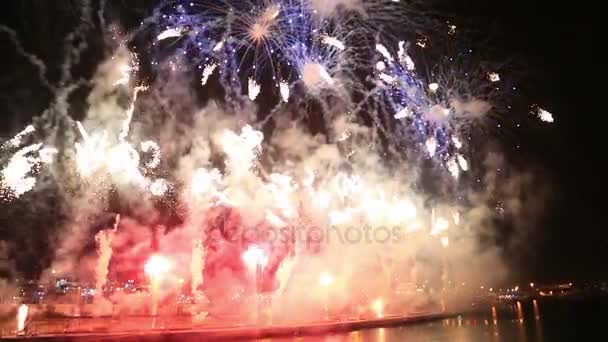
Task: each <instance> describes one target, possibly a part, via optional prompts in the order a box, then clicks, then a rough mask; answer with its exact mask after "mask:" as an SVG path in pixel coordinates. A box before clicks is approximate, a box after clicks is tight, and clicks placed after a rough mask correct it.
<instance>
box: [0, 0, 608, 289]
mask: <svg viewBox="0 0 608 342" xmlns="http://www.w3.org/2000/svg"><path fill="white" fill-rule="evenodd" d="M71 2H75V1H64V0H48V1H43V0H38V1H36V0H6V1H3V2H2V4H1V5H0V13H1V14H0V23H4V24H6V25H7V26H10V27H12V28H14V29H16V30H17V31H18V32H19V34H20V38H22V40H23V42H24V45H25V47H26V49H28V50H29V51H33V52H35V53H36V54H37V55H39V56H40V57H41V58H42V59H43V60H45V61H47V62H48V64H49V65H53V64H55V65H58V63H59V61H60V60H61V58H62V57H61V56H62V51H59V50H60V49H58V48H57V46H59V45H57V44H54V42H59V41H60V39H61V37H62V36H63V35H64V34H65V32H66V31H68V30H69V29H70V25H72V23H73V19H74V15H75V13H74V11H73V7H71V6H69V4H70V3H71ZM108 2H109V3H111V4H112V6H113V7H114V8H122V9H124V10H125V11H128V12H127V14H123V15H125V16H127V17H131V18H132V17H133V16H136V15H137V14H138V13H139V12H140V11H139V9H138V8H143V4H146V3H150V2H151V1H141V0H137V1H129V2H127V1H118V0H114V1H113V0H109V1H108ZM434 3H436V4H437V8H440V9H441V12H442V13H444V14H445V15H449V16H452V17H453V19H454V21H455V22H456V23H462V25H465V26H473V27H475V28H476V29H477V30H478V31H479V32H481V33H483V32H484V31H487V36H488V37H489V38H490V39H492V44H495V46H496V47H500V50H501V51H507V52H510V53H511V54H512V56H516V58H517V59H518V60H519V61H521V62H522V64H523V65H525V68H524V73H525V78H524V79H525V80H526V84H525V85H522V89H524V91H525V92H526V94H524V97H525V98H526V99H528V100H529V101H533V102H536V103H539V104H542V105H543V107H545V108H547V109H549V110H550V111H551V112H552V113H553V114H554V116H555V118H556V123H555V124H553V125H551V126H547V125H539V127H534V128H532V129H526V130H522V132H521V133H519V132H518V133H517V134H519V135H520V136H518V137H517V138H518V139H519V140H520V141H521V145H522V149H521V152H519V153H521V154H522V156H521V158H520V160H521V161H523V162H525V163H527V162H529V163H531V164H534V165H535V167H536V166H538V167H539V168H541V169H542V170H544V171H543V172H544V174H546V178H547V181H548V182H549V183H550V184H552V192H551V194H550V198H549V200H548V207H547V209H546V217H545V219H544V220H543V221H542V222H540V223H539V224H538V226H537V227H535V229H534V231H533V232H532V234H531V235H530V236H529V239H530V243H529V244H528V247H529V249H531V250H532V251H533V252H532V253H530V252H529V251H523V250H522V255H524V256H525V258H513V263H514V264H515V266H517V268H518V269H520V270H521V272H520V276H521V277H522V278H527V277H538V278H541V279H570V278H574V279H585V278H592V279H594V278H595V279H597V278H608V267H605V266H604V261H605V260H606V259H607V258H608V229H606V228H607V227H606V224H605V223H604V222H605V221H604V220H603V217H604V216H605V214H604V212H603V209H604V205H603V204H604V203H603V202H605V201H604V196H603V190H604V183H605V182H604V181H603V179H604V177H605V176H604V174H605V173H606V172H605V171H604V170H605V168H604V167H603V164H604V162H605V161H604V157H605V155H606V153H605V152H604V151H603V148H604V146H605V144H601V142H600V139H601V138H602V133H603V132H602V128H603V127H602V126H603V125H602V124H603V121H605V120H603V118H602V117H603V115H604V113H603V112H604V109H603V106H602V105H601V103H600V102H602V99H603V98H602V96H600V95H598V93H599V91H598V90H599V89H602V88H603V87H602V85H601V78H602V77H603V75H600V71H603V69H605V68H604V67H603V65H602V64H601V63H596V62H595V59H597V57H596V56H598V55H601V54H602V53H603V52H601V51H600V49H603V48H604V46H603V45H604V44H603V41H602V40H599V39H598V38H597V37H595V36H597V35H598V34H597V33H595V32H594V31H595V30H597V29H596V27H599V26H600V25H599V24H598V22H600V21H598V19H596V18H595V17H596V15H594V11H593V10H592V9H590V8H588V7H585V6H583V5H580V6H579V5H578V4H573V3H563V5H561V4H559V3H558V2H556V1H546V0H542V1H534V2H532V1H522V0H516V1H487V0H458V1H447V0H435V2H434ZM600 23H601V22H600ZM459 25H460V24H459ZM7 51H14V47H13V46H12V44H10V42H9V41H8V40H7V39H6V36H5V35H4V33H0V55H2V56H1V57H0V62H2V65H0V68H2V72H1V74H0V133H1V134H2V135H3V136H8V135H10V134H12V133H14V132H16V131H18V130H19V129H21V128H22V127H23V126H25V125H26V124H27V123H28V122H29V121H30V118H31V117H32V116H34V115H37V114H38V113H40V111H41V110H43V109H44V108H45V107H46V106H47V104H48V100H49V94H48V91H46V90H45V89H44V87H42V86H41V85H40V84H38V83H37V82H36V81H35V80H36V78H35V72H34V69H33V68H31V66H28V64H27V63H23V61H20V60H19V59H18V58H17V57H16V54H14V53H13V54H11V53H7ZM84 58H85V59H87V58H88V59H90V60H91V62H90V64H91V66H94V65H95V61H96V60H97V58H99V53H95V52H92V53H87V54H85V55H84ZM85 64H86V62H85ZM84 70H87V68H86V67H84ZM91 70H92V69H91ZM602 74H603V73H602ZM47 76H48V77H49V78H50V79H57V78H58V71H57V69H56V68H53V67H51V68H50V69H49V73H48V75H47ZM16 113H18V114H16ZM0 215H2V213H0ZM0 228H1V229H6V227H0Z"/></svg>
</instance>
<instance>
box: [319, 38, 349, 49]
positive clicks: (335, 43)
mask: <svg viewBox="0 0 608 342" xmlns="http://www.w3.org/2000/svg"><path fill="white" fill-rule="evenodd" d="M322 42H323V44H325V45H329V46H333V47H335V48H336V49H338V50H340V51H344V49H345V48H346V47H345V46H344V43H342V42H341V41H340V40H339V39H338V38H336V37H331V36H323V39H322Z"/></svg>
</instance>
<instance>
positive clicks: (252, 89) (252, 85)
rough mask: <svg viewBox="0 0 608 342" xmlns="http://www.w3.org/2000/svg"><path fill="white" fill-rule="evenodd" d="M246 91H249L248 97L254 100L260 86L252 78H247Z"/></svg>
mask: <svg viewBox="0 0 608 342" xmlns="http://www.w3.org/2000/svg"><path fill="white" fill-rule="evenodd" d="M247 84H248V87H247V91H248V93H249V99H250V100H251V101H253V100H255V99H256V98H257V97H258V95H259V94H260V89H261V86H260V84H259V83H257V82H256V81H255V80H254V79H253V78H251V77H250V78H249V81H248V83H247Z"/></svg>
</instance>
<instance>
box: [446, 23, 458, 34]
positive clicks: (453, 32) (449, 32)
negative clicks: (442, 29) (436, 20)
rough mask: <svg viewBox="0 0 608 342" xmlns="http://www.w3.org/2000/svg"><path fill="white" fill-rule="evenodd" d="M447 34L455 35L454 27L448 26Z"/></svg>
mask: <svg viewBox="0 0 608 342" xmlns="http://www.w3.org/2000/svg"><path fill="white" fill-rule="evenodd" d="M448 34H449V35H454V34H456V25H448Z"/></svg>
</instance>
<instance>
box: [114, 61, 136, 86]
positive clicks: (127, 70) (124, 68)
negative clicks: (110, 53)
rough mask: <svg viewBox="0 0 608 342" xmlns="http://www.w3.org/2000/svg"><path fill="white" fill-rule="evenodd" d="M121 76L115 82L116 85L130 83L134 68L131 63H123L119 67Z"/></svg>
mask: <svg viewBox="0 0 608 342" xmlns="http://www.w3.org/2000/svg"><path fill="white" fill-rule="evenodd" d="M118 68H119V70H120V75H121V77H120V78H119V79H117V80H116V81H115V82H114V86H118V85H126V84H129V81H130V80H131V71H132V70H133V68H131V66H130V65H129V64H126V63H125V64H122V65H120V66H119V67H118Z"/></svg>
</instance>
